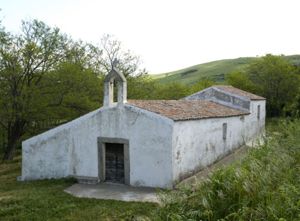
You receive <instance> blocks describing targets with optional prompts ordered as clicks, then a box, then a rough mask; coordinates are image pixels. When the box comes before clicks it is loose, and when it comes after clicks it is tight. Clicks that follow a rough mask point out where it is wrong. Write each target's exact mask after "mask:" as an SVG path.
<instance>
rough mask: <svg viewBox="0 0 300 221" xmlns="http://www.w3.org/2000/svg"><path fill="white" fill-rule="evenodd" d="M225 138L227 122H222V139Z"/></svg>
mask: <svg viewBox="0 0 300 221" xmlns="http://www.w3.org/2000/svg"><path fill="white" fill-rule="evenodd" d="M226 138H227V123H223V140H226Z"/></svg>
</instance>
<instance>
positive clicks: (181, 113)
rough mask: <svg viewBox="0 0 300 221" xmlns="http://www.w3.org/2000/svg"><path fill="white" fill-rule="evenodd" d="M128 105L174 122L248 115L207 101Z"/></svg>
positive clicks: (134, 102) (132, 101) (131, 101)
mask: <svg viewBox="0 0 300 221" xmlns="http://www.w3.org/2000/svg"><path fill="white" fill-rule="evenodd" d="M128 104H129V105H132V106H136V107H139V108H142V109H145V110H148V111H151V112H154V113H157V114H160V115H163V116H165V117H168V118H170V119H172V120H174V121H183V120H197V119H204V118H220V117H232V116H240V115H246V114H249V112H246V111H241V110H237V109H234V108H230V107H226V106H224V105H221V104H217V103H215V102H212V101H208V100H128Z"/></svg>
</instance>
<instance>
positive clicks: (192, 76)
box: [152, 55, 300, 85]
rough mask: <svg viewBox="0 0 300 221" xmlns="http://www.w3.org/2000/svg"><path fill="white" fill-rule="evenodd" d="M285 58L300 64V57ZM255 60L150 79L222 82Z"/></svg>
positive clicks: (211, 65) (224, 62)
mask: <svg viewBox="0 0 300 221" xmlns="http://www.w3.org/2000/svg"><path fill="white" fill-rule="evenodd" d="M286 58H287V60H289V61H290V62H291V63H293V64H300V55H291V56H286ZM256 59H257V58H256V57H242V58H236V59H225V60H219V61H212V62H208V63H204V64H198V65H195V66H192V67H188V68H184V69H181V70H177V71H173V72H168V73H163V74H158V75H152V77H153V78H154V79H156V80H158V81H159V82H161V83H173V82H178V83H183V84H188V85H190V84H194V83H196V82H198V81H200V80H201V79H203V78H208V79H211V80H213V81H216V82H223V81H224V79H225V76H226V75H227V74H228V73H230V72H232V71H239V70H243V69H245V68H247V66H248V65H249V64H250V63H251V62H253V61H255V60H256Z"/></svg>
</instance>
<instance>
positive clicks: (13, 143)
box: [3, 138, 19, 160]
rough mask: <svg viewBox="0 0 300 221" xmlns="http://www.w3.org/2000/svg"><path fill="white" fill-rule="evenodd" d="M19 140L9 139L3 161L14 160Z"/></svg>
mask: <svg viewBox="0 0 300 221" xmlns="http://www.w3.org/2000/svg"><path fill="white" fill-rule="evenodd" d="M18 140H19V139H18V138H9V141H8V143H7V146H6V148H5V151H4V156H3V160H13V158H14V154H15V151H16V148H17V144H18Z"/></svg>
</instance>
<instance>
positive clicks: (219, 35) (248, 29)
mask: <svg viewBox="0 0 300 221" xmlns="http://www.w3.org/2000/svg"><path fill="white" fill-rule="evenodd" d="M0 8H1V12H0V18H1V19H2V23H3V25H4V26H5V27H6V29H7V30H9V31H12V32H18V31H19V30H20V25H21V20H24V19H25V20H29V19H39V20H42V21H44V22H45V23H47V24H48V25H50V26H57V27H59V28H60V29H61V31H62V32H64V33H66V34H68V35H70V36H72V37H73V38H74V39H81V40H84V41H88V42H92V43H94V44H97V43H99V42H100V39H101V36H102V35H103V34H112V35H115V36H116V37H117V38H118V39H119V40H120V41H121V42H122V43H123V46H124V47H125V48H127V49H130V50H131V51H133V53H135V54H137V55H139V56H140V57H141V58H142V61H143V66H144V67H145V68H146V69H147V70H149V71H150V73H160V72H167V71H172V70H176V69H179V68H184V67H187V66H191V65H195V64H199V63H203V62H207V61H212V60H217V59H224V58H236V57H243V56H257V55H259V56H260V55H264V54H266V53H273V54H286V55H289V54H300V44H299V39H300V29H299V21H300V13H299V8H300V1H298V0H273V1H272V0H226V1H224V0H201V1H200V0H151V1H150V0H39V1H38V0H0Z"/></svg>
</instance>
